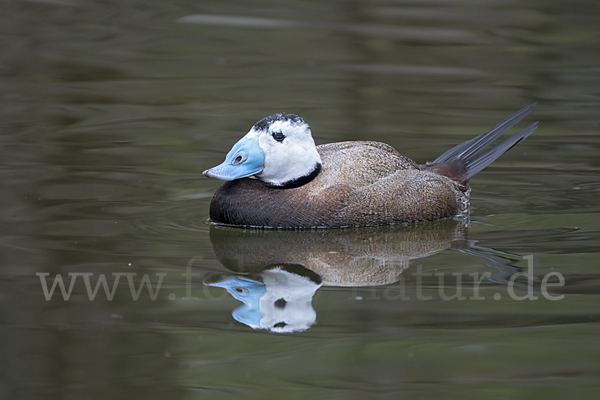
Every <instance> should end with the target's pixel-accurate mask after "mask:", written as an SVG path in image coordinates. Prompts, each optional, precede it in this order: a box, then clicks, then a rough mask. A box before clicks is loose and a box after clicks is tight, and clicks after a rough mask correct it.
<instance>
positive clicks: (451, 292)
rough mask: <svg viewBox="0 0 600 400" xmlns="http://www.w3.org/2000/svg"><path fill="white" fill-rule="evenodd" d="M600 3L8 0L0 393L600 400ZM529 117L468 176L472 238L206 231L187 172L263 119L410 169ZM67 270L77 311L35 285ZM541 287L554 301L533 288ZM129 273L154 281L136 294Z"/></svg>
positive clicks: (214, 159)
mask: <svg viewBox="0 0 600 400" xmlns="http://www.w3.org/2000/svg"><path fill="white" fill-rule="evenodd" d="M599 12H600V9H599V6H598V5H597V4H596V3H595V2H590V1H583V0H580V1H575V2H564V1H535V0H531V1H525V2H520V3H516V2H509V1H493V2H486V3H485V4H481V3H480V2H472V1H457V2H453V3H452V4H449V3H445V2H436V1H433V2H425V3H423V2H410V1H409V2H394V1H376V2H361V1H354V2H317V1H314V2H286V3H281V2H272V1H267V0H265V1H260V2H253V3H244V2H234V3H231V2H226V3H224V2H215V1H205V2H200V3H198V2H184V1H174V2H169V3H168V4H167V3H165V4H162V3H158V2H141V1H135V0H134V1H129V2H125V3H124V2H110V1H108V2H96V3H93V2H83V1H77V0H75V1H26V2H13V3H10V4H9V3H7V4H5V5H4V6H3V12H2V13H1V15H0V26H1V27H2V28H0V46H1V48H2V51H1V52H0V86H1V87H2V96H0V205H1V206H0V285H1V289H0V293H1V295H0V301H1V307H0V323H1V325H0V334H1V336H0V354H1V355H2V360H3V368H2V371H1V372H0V393H2V394H3V397H6V398H24V399H25V398H31V399H38V398H60V399H68V398H77V399H80V398H107V397H110V398H132V397H136V398H141V397H144V398H148V399H151V398H165V397H168V398H182V399H183V398H186V399H187V398H189V399H195V398H206V397H211V398H224V399H228V398H232V397H233V396H236V397H239V396H243V397H248V398H260V399H265V398H282V397H283V398H303V399H304V398H307V397H312V398H344V399H347V398H361V399H362V398H365V397H368V398H409V397H410V398H436V397H441V396H443V397H444V398H450V399H453V398H457V399H458V398H460V399H465V398H473V399H480V398H482V397H484V396H485V397H486V398H531V397H536V398H538V397H544V398H547V399H562V398H565V397H569V398H590V399H592V398H596V393H597V390H598V388H599V387H600V367H599V366H600V346H598V344H597V338H598V336H599V334H600V312H599V311H598V310H600V307H599V306H600V300H599V296H598V295H599V294H600V290H599V289H598V288H599V283H600V275H599V273H598V265H599V261H600V260H599V256H598V248H599V246H600V234H599V232H600V206H599V203H598V194H599V192H600V176H599V175H600V174H599V171H600V162H599V158H598V154H599V150H600V137H599V135H598V133H599V130H600V127H599V123H600V117H599V114H598V109H599V107H598V106H599V103H600V70H599V68H598V65H600V53H599V52H598V51H597V49H598V44H599V40H600V31H599V30H598V26H599V25H598V22H599V20H598V19H599V17H598V16H599V15H600V13H599ZM533 102H538V103H539V105H538V107H537V108H536V109H535V110H534V111H533V112H532V113H531V115H530V116H528V117H527V118H526V120H525V121H524V122H523V123H522V125H523V127H524V126H526V125H525V124H529V123H532V122H534V121H538V120H539V121H540V128H539V129H538V130H537V131H536V132H535V133H534V134H533V135H532V136H531V137H530V138H529V139H527V141H525V142H524V143H521V144H519V146H518V147H516V148H514V149H513V150H511V152H510V153H509V154H507V155H505V156H504V157H502V158H501V159H500V160H498V161H496V162H495V163H494V164H493V165H492V166H490V167H489V168H487V169H486V170H485V171H483V172H481V173H480V174H478V175H477V176H476V177H475V178H474V179H473V180H472V182H471V185H472V188H473V191H472V195H471V202H472V207H471V209H470V215H469V219H468V220H467V221H463V222H459V221H451V220H448V221H439V222H434V223H422V224H416V225H411V226H406V227H405V226H397V227H382V228H366V229H358V230H355V229H349V230H344V231H336V232H333V231H332V232H322V231H317V232H255V231H231V230H227V229H218V228H214V227H211V226H210V225H209V224H207V222H206V221H207V218H208V205H209V202H210V198H211V196H212V193H213V192H214V190H215V189H216V188H217V187H218V186H219V184H220V183H219V182H217V181H214V180H209V179H206V178H204V177H202V176H201V171H203V170H204V169H206V168H208V167H211V166H214V165H216V164H218V163H220V162H222V160H223V158H224V155H225V154H226V152H227V151H228V150H229V148H230V147H231V145H232V144H233V143H235V141H237V139H239V138H240V137H241V136H243V135H244V134H245V133H246V132H247V131H248V130H249V129H250V127H251V126H252V125H253V124H254V123H255V122H256V121H258V120H259V119H261V118H262V117H265V116H267V115H270V114H273V113H275V112H282V111H285V112H293V113H296V114H299V115H301V116H302V117H303V118H305V119H306V121H307V122H308V123H309V124H310V125H311V127H312V131H313V136H314V137H315V140H316V142H317V144H322V143H328V142H333V141H342V140H362V139H368V140H377V141H382V142H386V143H388V144H390V145H392V146H394V147H395V148H396V149H398V150H399V151H400V152H401V153H402V154H404V155H406V156H408V157H411V158H413V159H414V160H415V161H417V162H421V163H422V162H425V161H427V160H433V159H435V158H436V157H437V156H438V155H439V154H441V153H443V152H444V151H446V150H447V149H448V148H449V147H450V146H453V145H455V144H457V143H460V142H462V141H464V140H467V139H469V138H471V137H473V136H475V135H477V134H480V133H483V132H485V131H486V130H487V129H489V128H490V127H492V126H493V125H495V124H496V123H497V122H499V121H500V120H502V119H503V118H504V117H506V116H508V115H510V114H512V113H513V112H515V111H517V110H519V109H521V108H522V107H524V106H526V105H528V104H530V103H533ZM529 271H532V272H533V279H532V280H528V279H527V276H524V275H521V276H518V277H516V279H514V281H515V282H516V284H515V285H513V286H510V285H509V281H510V280H511V278H515V274H517V273H528V272H529ZM69 273H71V274H74V273H78V274H79V275H78V276H76V278H75V279H76V280H75V283H74V285H73V289H72V293H71V295H70V297H69V300H68V301H65V300H63V297H62V296H61V295H60V294H59V289H56V292H55V293H54V295H53V296H52V298H51V299H50V300H46V298H45V296H44V292H43V287H42V283H41V278H42V280H43V279H46V280H47V284H48V285H49V287H50V285H51V284H52V282H53V279H54V278H55V277H56V276H58V275H60V276H61V277H64V281H65V285H66V289H68V288H69V283H70V280H69V279H70V277H71V278H72V277H73V276H75V275H71V276H69V275H68V274H69ZM188 273H191V274H193V275H185V274H188ZM551 273H555V275H552V276H550V277H549V278H548V279H547V280H546V283H560V282H559V280H558V275H556V274H560V276H562V277H564V284H563V285H555V286H551V287H550V289H548V291H547V292H546V294H547V295H548V296H545V295H544V293H542V284H543V282H544V279H545V278H546V277H548V276H549V275H548V274H551ZM40 274H43V275H41V276H40ZM82 274H88V275H82ZM119 274H121V275H119ZM436 274H437V275H436ZM100 276H105V277H106V278H107V282H108V283H109V286H110V287H111V288H112V284H113V282H114V281H115V280H116V279H117V276H120V278H119V281H118V285H116V286H115V291H114V293H113V297H112V300H108V298H107V296H106V294H105V293H104V292H103V290H102V289H100V291H99V292H98V293H97V295H96V297H95V299H94V300H93V301H91V300H90V299H89V296H88V294H87V289H86V285H85V277H87V278H88V279H89V282H90V285H91V287H95V284H96V282H97V279H98V278H99V277H100ZM144 276H146V277H147V279H148V280H149V281H150V282H151V283H152V284H154V285H155V286H156V284H157V283H158V282H159V281H160V282H161V284H162V286H161V287H160V290H158V291H157V292H154V293H148V291H147V290H146V289H145V288H144V289H143V290H142V291H141V292H139V294H138V293H137V292H136V291H135V290H134V293H132V292H131V288H130V284H129V283H130V281H131V282H132V283H133V284H134V286H135V288H139V285H140V284H141V283H142V282H143V279H144ZM482 277H483V279H481V280H479V279H480V278H482ZM269 279H270V280H271V281H277V282H279V286H277V285H275V286H269V287H268V288H267V287H266V285H264V283H265V282H266V281H269ZM129 280H130V281H129ZM271 281H269V282H271ZM240 282H242V283H243V285H246V287H243V285H241V284H240ZM188 283H189V284H188ZM226 283H233V284H231V285H229V286H227V285H226ZM261 283H262V284H263V286H261ZM219 285H220V286H219ZM225 286H227V287H228V288H229V292H228V291H227V290H225V289H224V288H223V287H225ZM236 287H237V288H241V289H246V290H247V292H244V293H247V294H249V295H253V296H255V297H253V298H252V301H250V300H247V297H246V298H244V299H246V303H244V302H243V301H239V300H238V299H236V298H235V297H234V296H233V295H232V294H230V293H236V289H235V288H236ZM530 287H531V288H532V289H533V290H532V291H530V289H529V288H530ZM248 288H249V289H248ZM273 288H275V289H273ZM476 288H477V289H476ZM250 289H252V290H250ZM476 290H478V292H476ZM511 290H513V291H512V292H511ZM263 291H264V293H268V294H269V296H273V297H272V300H273V302H272V304H271V303H269V304H271V305H269V307H270V308H261V307H260V299H261V298H262V297H260V296H261V295H262V292H263ZM242 292H243V290H242ZM292 292H293V293H296V300H297V302H288V304H285V305H284V307H280V306H281V303H279V306H278V305H276V304H275V301H276V300H278V299H277V297H278V295H279V294H280V293H292ZM257 293H258V294H257ZM136 296H137V300H134V298H135V297H136ZM453 296H454V297H453ZM527 296H530V297H527ZM561 296H564V297H561ZM533 297H537V299H536V300H530V299H531V298H533ZM240 298H241V297H240ZM265 298H266V297H265ZM463 298H465V299H463ZM558 298H560V299H558ZM240 307H241V309H240ZM244 307H245V308H244ZM286 308H287V309H288V310H292V311H293V312H291V313H288V312H286ZM236 310H240V311H237V312H236ZM236 316H237V319H236V318H235V317H236ZM265 316H267V317H269V318H271V319H269V318H266V319H265V321H263V322H265V323H264V324H262V325H261V321H262V319H261V318H262V317H265ZM267 319H269V321H270V324H267V323H266V320H267ZM240 321H241V322H240ZM244 321H245V322H244ZM286 321H287V322H286ZM280 322H285V323H286V325H281V324H280ZM277 324H279V326H278V327H275V325H277ZM286 326H287V327H288V328H287V330H295V331H296V332H295V333H282V332H283V331H286ZM292 327H293V328H294V329H291V328H292ZM269 329H270V330H271V331H273V332H271V331H269ZM278 332H279V333H278Z"/></svg>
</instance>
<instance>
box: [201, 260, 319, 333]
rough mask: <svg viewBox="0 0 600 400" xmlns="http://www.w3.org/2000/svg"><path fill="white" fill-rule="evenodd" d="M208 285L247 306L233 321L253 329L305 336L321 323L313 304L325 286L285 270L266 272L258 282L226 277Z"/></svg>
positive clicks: (236, 310)
mask: <svg viewBox="0 0 600 400" xmlns="http://www.w3.org/2000/svg"><path fill="white" fill-rule="evenodd" d="M206 284H207V285H209V286H216V287H222V288H224V289H227V291H228V292H229V293H230V294H231V295H232V296H233V297H234V298H235V299H237V300H239V301H241V302H243V303H244V305H243V306H241V307H239V308H237V309H235V310H233V313H232V314H233V318H235V319H236V321H239V322H241V323H243V324H246V325H248V326H249V327H251V328H253V329H265V330H268V331H271V332H277V333H288V332H301V331H305V330H307V329H308V328H310V326H311V325H312V324H314V322H315V320H316V319H317V314H316V313H315V310H314V309H313V308H312V304H311V302H312V298H313V296H314V295H315V292H316V291H317V289H319V288H320V287H321V284H320V283H315V282H314V281H312V280H311V279H309V278H307V277H304V276H302V275H298V274H295V273H292V272H288V271H286V270H284V269H283V268H281V267H277V268H274V269H270V270H265V271H262V272H261V273H260V274H259V275H258V279H256V280H255V279H250V278H248V277H244V276H239V275H223V276H220V277H219V278H218V279H217V280H216V281H211V282H210V283H206Z"/></svg>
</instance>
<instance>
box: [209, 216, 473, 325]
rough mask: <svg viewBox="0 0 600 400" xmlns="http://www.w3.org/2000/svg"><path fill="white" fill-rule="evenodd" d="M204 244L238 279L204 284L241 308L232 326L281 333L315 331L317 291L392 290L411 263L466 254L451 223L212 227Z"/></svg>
mask: <svg viewBox="0 0 600 400" xmlns="http://www.w3.org/2000/svg"><path fill="white" fill-rule="evenodd" d="M210 239H211V242H212V244H213V247H214V251H215V254H216V256H217V259H218V260H219V261H220V262H221V264H223V266H225V267H226V268H227V269H229V270H231V271H233V272H236V273H239V274H237V275H233V274H221V275H215V276H212V277H210V278H209V279H207V280H206V281H205V282H204V283H205V284H206V285H208V286H214V287H221V288H223V289H226V290H227V291H228V292H229V293H230V294H231V295H232V296H233V297H234V298H235V299H237V300H239V301H241V302H243V303H244V305H242V306H241V307H239V308H237V309H236V310H234V311H233V317H234V318H235V319H236V320H237V321H239V322H241V323H243V324H246V325H248V326H250V327H251V328H253V329H263V330H268V331H272V332H280V333H284V332H298V331H303V330H306V329H308V328H310V326H311V325H312V324H314V322H315V320H316V312H315V310H314V308H313V307H312V298H313V296H314V294H315V292H316V291H317V289H319V288H320V287H321V286H323V285H324V286H345V287H350V286H380V285H387V284H391V283H394V282H396V281H398V280H399V279H400V274H401V273H402V271H403V270H404V269H406V268H407V267H408V265H409V261H410V260H412V259H416V258H422V257H427V256H430V255H433V254H436V253H438V252H440V251H443V250H445V249H448V248H468V247H469V246H470V244H469V242H468V241H467V240H466V226H465V224H463V223H461V222H458V221H454V220H442V221H432V222H427V223H421V224H413V225H409V226H387V227H373V228H357V229H343V230H322V231H265V230H240V229H230V228H224V227H219V226H212V227H211V230H210ZM242 274H243V275H242Z"/></svg>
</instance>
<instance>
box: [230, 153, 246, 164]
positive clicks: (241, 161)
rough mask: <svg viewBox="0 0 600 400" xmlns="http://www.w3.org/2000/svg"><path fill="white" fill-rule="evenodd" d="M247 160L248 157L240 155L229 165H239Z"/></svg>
mask: <svg viewBox="0 0 600 400" xmlns="http://www.w3.org/2000/svg"><path fill="white" fill-rule="evenodd" d="M247 158H248V156H247V155H246V154H240V155H238V156H237V157H236V158H234V159H233V161H232V162H231V165H240V164H241V163H243V162H244V161H246V159H247Z"/></svg>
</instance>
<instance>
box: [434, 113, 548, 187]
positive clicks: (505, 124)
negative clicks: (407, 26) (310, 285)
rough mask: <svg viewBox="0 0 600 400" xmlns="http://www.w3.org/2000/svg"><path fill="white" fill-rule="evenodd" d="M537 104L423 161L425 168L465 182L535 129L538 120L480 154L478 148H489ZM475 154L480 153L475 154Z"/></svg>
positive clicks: (480, 149)
mask: <svg viewBox="0 0 600 400" xmlns="http://www.w3.org/2000/svg"><path fill="white" fill-rule="evenodd" d="M536 105H537V103H533V104H531V105H530V106H527V107H525V108H524V109H522V110H521V111H517V112H516V113H514V114H513V115H511V116H510V117H508V118H506V119H505V120H504V121H502V122H500V123H499V124H498V125H496V126H495V127H493V128H492V129H490V130H489V131H488V132H486V133H484V134H483V135H479V136H477V137H474V138H473V139H470V140H467V141H466V142H463V143H461V144H459V145H458V146H456V147H453V148H451V149H450V150H448V151H447V152H445V153H444V154H442V155H441V156H439V157H438V158H436V159H435V161H433V162H428V163H427V164H425V167H426V168H427V169H428V170H431V171H434V172H436V173H438V174H440V175H444V176H447V177H449V178H452V179H455V180H457V181H459V182H466V181H467V180H468V179H469V178H471V177H472V176H473V175H475V174H476V173H478V172H479V171H481V170H482V169H484V168H485V167H487V166H488V165H490V164H491V163H492V162H494V160H496V159H497V158H498V157H500V156H501V155H502V154H504V153H506V152H507V151H508V150H510V149H512V148H513V147H514V146H516V145H517V144H519V143H520V142H521V141H523V140H525V139H526V138H527V137H528V136H529V135H531V134H532V133H533V131H535V130H536V128H537V125H538V123H537V122H536V123H534V124H532V125H529V126H528V127H527V128H525V129H523V130H521V131H519V132H517V133H515V134H514V135H512V136H510V137H508V138H506V139H504V140H503V141H501V142H500V143H497V144H495V145H494V146H492V147H490V148H489V149H487V150H486V151H484V152H483V153H481V151H482V150H484V149H485V148H486V147H488V146H489V145H490V144H491V143H492V142H493V141H494V140H496V139H498V138H499V137H500V136H502V135H503V134H504V133H505V132H506V131H508V130H509V129H510V128H512V127H513V126H514V125H515V124H516V123H517V122H519V121H520V120H522V119H523V118H524V117H525V116H526V115H527V114H529V113H530V112H531V110H533V108H534V107H535V106H536ZM480 153H481V154H480ZM478 154H479V156H477V157H475V156H476V155H478Z"/></svg>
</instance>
